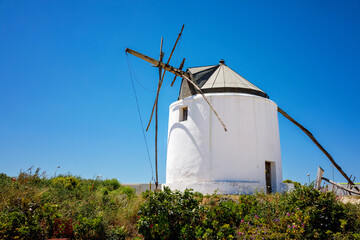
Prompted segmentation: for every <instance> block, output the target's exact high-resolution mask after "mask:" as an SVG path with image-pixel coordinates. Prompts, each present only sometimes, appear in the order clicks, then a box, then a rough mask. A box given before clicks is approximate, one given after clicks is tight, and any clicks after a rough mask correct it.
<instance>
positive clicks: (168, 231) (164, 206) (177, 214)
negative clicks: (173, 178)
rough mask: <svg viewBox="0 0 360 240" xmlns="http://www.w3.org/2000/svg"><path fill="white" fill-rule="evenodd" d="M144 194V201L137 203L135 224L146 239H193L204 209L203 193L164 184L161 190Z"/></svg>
mask: <svg viewBox="0 0 360 240" xmlns="http://www.w3.org/2000/svg"><path fill="white" fill-rule="evenodd" d="M143 197H144V198H145V199H146V202H144V203H143V204H142V205H141V207H140V211H139V216H138V217H139V220H138V223H137V226H138V230H139V233H140V234H142V235H143V236H144V237H145V239H178V238H180V237H181V238H182V239H195V230H196V226H198V225H199V224H200V219H201V214H202V213H203V208H202V206H201V204H200V202H201V200H202V195H200V194H194V193H193V192H192V191H191V190H188V189H187V190H185V192H184V193H181V192H179V191H174V192H172V191H171V190H170V189H169V188H167V187H165V188H164V191H157V192H150V191H147V192H145V193H144V195H143Z"/></svg>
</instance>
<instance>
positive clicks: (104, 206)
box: [0, 169, 360, 240]
mask: <svg viewBox="0 0 360 240" xmlns="http://www.w3.org/2000/svg"><path fill="white" fill-rule="evenodd" d="M64 217H65V218H71V219H72V225H73V236H72V239H114V240H115V239H360V232H359V229H360V205H355V204H343V203H341V202H340V201H339V197H336V196H335V195H334V194H332V193H329V192H328V193H321V192H319V191H317V190H315V189H314V188H313V186H306V185H305V186H303V185H300V184H295V189H294V191H292V192H290V193H284V194H270V195H267V194H263V193H257V194H255V195H230V196H229V195H218V194H213V195H206V196H203V195H202V194H200V193H196V192H193V191H191V190H186V191H185V192H179V191H171V190H170V189H168V188H165V189H164V190H163V191H157V192H150V191H147V192H145V193H144V194H143V195H142V196H140V195H136V194H135V192H134V190H133V189H132V188H128V187H124V186H122V185H121V184H120V183H119V182H118V181H117V180H116V179H106V180H100V179H82V178H80V177H76V176H72V175H61V176H57V177H54V178H47V177H46V176H45V175H44V174H41V173H40V172H39V169H37V170H36V171H35V172H32V170H31V169H30V170H29V171H27V172H21V173H20V174H19V176H17V177H15V178H13V177H9V176H7V175H5V174H0V239H48V238H51V237H53V233H54V221H55V219H57V218H64Z"/></svg>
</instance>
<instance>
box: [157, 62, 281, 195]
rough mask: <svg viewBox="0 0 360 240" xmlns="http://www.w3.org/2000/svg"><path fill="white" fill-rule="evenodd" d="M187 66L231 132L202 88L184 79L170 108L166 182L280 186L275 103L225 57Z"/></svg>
mask: <svg viewBox="0 0 360 240" xmlns="http://www.w3.org/2000/svg"><path fill="white" fill-rule="evenodd" d="M187 72H188V73H189V74H190V77H191V80H192V81H193V82H195V83H196V84H197V85H198V86H199V87H200V88H201V90H202V91H203V92H204V93H205V95H206V96H207V98H208V99H209V100H210V102H211V103H212V105H213V106H214V108H215V109H216V111H217V112H218V114H219V116H220V117H221V119H222V120H223V121H224V123H225V124H226V127H227V132H225V131H224V129H223V127H222V125H221V124H220V122H219V121H218V119H217V118H216V116H215V115H214V113H213V112H212V111H211V109H210V107H209V105H208V104H207V103H206V101H205V100H204V99H203V98H202V96H201V95H200V94H197V90H196V89H195V88H194V87H193V86H192V85H191V84H189V83H188V82H187V81H185V80H183V81H182V84H181V89H180V94H179V100H178V101H176V102H174V103H172V104H171V105H170V109H169V129H168V148H167V168H166V184H164V185H165V186H168V187H170V188H171V189H178V190H185V189H186V188H192V189H194V190H195V191H199V192H202V193H204V194H211V193H213V192H214V191H215V190H217V191H218V193H225V194H234V193H253V192H254V191H268V192H275V191H280V189H281V188H282V167H281V153H280V138H279V125H278V117H277V105H276V103H275V102H273V101H271V100H269V97H268V95H267V94H266V93H265V92H263V91H262V90H260V89H259V88H257V87H256V86H255V85H253V84H252V83H250V82H249V81H247V80H246V79H245V78H243V77H242V76H240V75H239V74H237V73H236V72H234V71H233V70H232V69H230V68H229V67H228V66H226V65H225V63H224V61H223V60H221V61H220V63H219V65H214V66H205V67H194V68H189V69H188V70H187Z"/></svg>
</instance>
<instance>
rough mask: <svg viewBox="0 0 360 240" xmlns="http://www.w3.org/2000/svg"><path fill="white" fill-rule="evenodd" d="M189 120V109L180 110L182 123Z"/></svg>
mask: <svg viewBox="0 0 360 240" xmlns="http://www.w3.org/2000/svg"><path fill="white" fill-rule="evenodd" d="M187 118H188V107H182V108H180V119H179V120H180V122H182V121H186V120H187Z"/></svg>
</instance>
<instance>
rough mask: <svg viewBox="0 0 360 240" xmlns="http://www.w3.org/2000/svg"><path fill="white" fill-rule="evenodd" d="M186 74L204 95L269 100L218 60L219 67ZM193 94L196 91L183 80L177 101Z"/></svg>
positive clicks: (209, 67)
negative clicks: (229, 94) (230, 94)
mask: <svg viewBox="0 0 360 240" xmlns="http://www.w3.org/2000/svg"><path fill="white" fill-rule="evenodd" d="M187 72H188V73H189V74H190V79H191V80H192V81H193V82H195V83H196V84H197V85H198V86H199V87H200V89H201V90H202V91H203V92H204V93H223V92H236V93H247V94H252V95H257V96H261V97H264V98H269V96H268V95H267V94H266V93H265V92H264V91H262V90H261V89H260V88H258V87H256V86H255V85H254V84H252V83H251V82H249V81H248V80H246V79H245V78H244V77H242V76H241V75H240V74H238V73H236V72H235V71H234V70H232V69H231V68H229V67H228V66H226V65H225V62H224V60H220V62H219V65H212V66H204V67H193V68H188V69H187ZM194 94H197V90H196V89H195V88H194V87H193V86H191V84H189V83H188V82H187V81H186V80H183V81H182V84H181V89H180V95H179V99H182V98H185V97H189V96H191V95H194Z"/></svg>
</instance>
